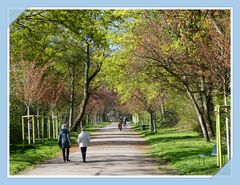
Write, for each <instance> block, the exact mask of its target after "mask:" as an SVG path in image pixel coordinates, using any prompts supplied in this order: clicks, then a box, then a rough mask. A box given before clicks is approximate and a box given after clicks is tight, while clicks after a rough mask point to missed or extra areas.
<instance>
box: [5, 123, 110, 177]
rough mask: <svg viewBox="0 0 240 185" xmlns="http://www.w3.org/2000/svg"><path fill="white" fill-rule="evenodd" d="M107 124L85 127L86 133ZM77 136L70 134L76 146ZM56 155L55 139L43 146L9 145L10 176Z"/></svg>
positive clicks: (57, 151) (58, 152) (58, 151)
mask: <svg viewBox="0 0 240 185" xmlns="http://www.w3.org/2000/svg"><path fill="white" fill-rule="evenodd" d="M108 124H109V123H108V122H102V123H98V124H94V125H91V126H89V127H86V131H87V132H88V133H90V135H91V134H92V133H93V132H95V131H96V130H97V129H99V128H102V127H105V126H107V125H108ZM78 134H79V132H71V141H72V144H76V140H77V136H78ZM57 155H60V149H59V146H58V144H57V140H56V139H55V140H46V141H45V142H44V143H43V144H36V145H27V144H26V145H23V144H16V145H10V163H9V164H10V175H16V174H18V173H19V172H21V171H23V170H25V169H26V168H29V167H33V166H34V165H36V164H39V163H40V162H42V161H45V160H48V159H50V158H53V157H55V156H57Z"/></svg>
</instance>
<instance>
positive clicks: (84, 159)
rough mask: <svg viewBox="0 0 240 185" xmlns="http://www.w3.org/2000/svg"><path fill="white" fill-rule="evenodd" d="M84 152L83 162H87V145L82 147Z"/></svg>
mask: <svg viewBox="0 0 240 185" xmlns="http://www.w3.org/2000/svg"><path fill="white" fill-rule="evenodd" d="M80 148H81V153H82V159H83V162H86V154H87V147H80Z"/></svg>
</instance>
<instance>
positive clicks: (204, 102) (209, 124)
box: [200, 76, 214, 138]
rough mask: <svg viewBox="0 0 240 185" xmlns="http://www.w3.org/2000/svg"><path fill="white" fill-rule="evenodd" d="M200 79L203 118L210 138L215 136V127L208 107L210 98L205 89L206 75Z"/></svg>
mask: <svg viewBox="0 0 240 185" xmlns="http://www.w3.org/2000/svg"><path fill="white" fill-rule="evenodd" d="M200 78H201V79H200V81H201V93H200V96H201V100H202V109H203V110H202V114H203V118H204V120H205V123H206V127H207V132H208V136H209V138H212V137H213V136H214V133H213V127H212V122H211V118H210V115H209V107H208V98H207V95H206V94H207V92H206V89H205V80H204V77H203V76H202V77H200Z"/></svg>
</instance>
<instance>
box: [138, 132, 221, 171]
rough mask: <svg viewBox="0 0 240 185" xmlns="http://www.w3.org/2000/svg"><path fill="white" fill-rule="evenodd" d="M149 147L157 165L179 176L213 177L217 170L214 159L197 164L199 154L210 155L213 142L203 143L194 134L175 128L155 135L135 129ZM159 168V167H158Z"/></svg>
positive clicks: (200, 138)
mask: <svg viewBox="0 0 240 185" xmlns="http://www.w3.org/2000/svg"><path fill="white" fill-rule="evenodd" d="M135 129H137V130H138V131H139V132H141V135H142V136H143V137H144V138H145V139H146V141H147V142H148V143H149V144H150V146H151V151H150V155H151V156H153V157H155V158H156V159H157V160H158V162H159V164H163V163H165V164H167V166H168V167H169V168H171V169H175V170H177V171H178V172H179V173H180V175H214V174H216V173H217V171H218V170H219V168H218V167H217V166H216V157H210V156H209V157H206V158H205V164H204V165H203V163H202V161H200V163H199V156H198V155H199V154H210V153H211V151H212V148H213V145H214V142H215V141H211V142H208V143H207V142H205V141H204V140H203V138H202V137H201V136H199V134H198V133H196V132H190V131H178V130H177V129H175V128H168V129H160V130H158V133H157V134H153V133H149V131H141V130H140V129H139V128H135ZM159 168H161V166H160V165H159Z"/></svg>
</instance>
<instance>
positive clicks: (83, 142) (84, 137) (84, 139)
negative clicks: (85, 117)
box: [77, 128, 91, 162]
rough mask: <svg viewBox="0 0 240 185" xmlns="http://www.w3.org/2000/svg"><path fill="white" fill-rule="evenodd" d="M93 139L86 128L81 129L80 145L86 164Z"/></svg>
mask: <svg viewBox="0 0 240 185" xmlns="http://www.w3.org/2000/svg"><path fill="white" fill-rule="evenodd" d="M90 140H91V138H90V136H89V134H88V133H87V132H85V128H82V129H81V133H80V134H79V135H78V140H77V142H78V144H79V148H80V151H81V154H82V159H83V162H86V155H87V147H88V144H89V142H90Z"/></svg>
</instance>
